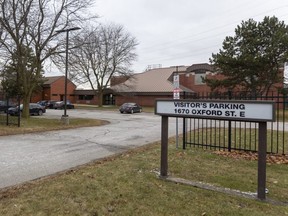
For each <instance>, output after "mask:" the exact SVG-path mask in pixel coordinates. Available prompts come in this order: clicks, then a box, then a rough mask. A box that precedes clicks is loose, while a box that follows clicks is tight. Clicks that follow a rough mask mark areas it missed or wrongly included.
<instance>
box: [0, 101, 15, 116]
mask: <svg viewBox="0 0 288 216" xmlns="http://www.w3.org/2000/svg"><path fill="white" fill-rule="evenodd" d="M13 106H15V104H14V103H10V102H9V103H8V104H7V101H0V112H5V113H6V112H7V110H8V108H10V107H13Z"/></svg>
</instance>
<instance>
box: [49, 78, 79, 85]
mask: <svg viewBox="0 0 288 216" xmlns="http://www.w3.org/2000/svg"><path fill="white" fill-rule="evenodd" d="M61 78H65V76H51V77H45V78H44V86H50V85H51V84H53V83H54V82H56V81H57V80H58V79H61ZM67 80H68V82H71V80H69V79H67ZM71 83H72V84H73V85H74V86H76V85H75V84H74V83H73V82H71Z"/></svg>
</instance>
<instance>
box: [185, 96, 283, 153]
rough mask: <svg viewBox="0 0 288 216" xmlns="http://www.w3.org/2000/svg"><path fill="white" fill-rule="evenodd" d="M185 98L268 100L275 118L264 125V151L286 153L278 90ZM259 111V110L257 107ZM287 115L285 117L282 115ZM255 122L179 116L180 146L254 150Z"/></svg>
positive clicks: (256, 130) (256, 148)
mask: <svg viewBox="0 0 288 216" xmlns="http://www.w3.org/2000/svg"><path fill="white" fill-rule="evenodd" d="M184 98H185V99H205V100H207V99H213V100H215V99H222V100H223V99H227V100H270V101H271V100H272V101H274V102H275V110H276V121H275V122H268V124H267V129H268V131H267V153H275V154H283V155H286V154H288V135H287V134H288V122H287V120H286V119H287V118H288V112H287V111H288V100H287V96H286V95H284V94H281V93H277V94H275V93H274V94H273V93H271V94H270V95H268V96H255V95H252V94H249V93H245V92H240V93H237V94H232V93H231V92H228V93H223V94H187V93H185V94H184ZM259 112H261V110H259ZM286 115H287V117H286ZM257 128H258V123H253V122H239V121H226V120H210V119H201V118H185V119H183V148H186V147H187V146H194V147H200V148H207V149H208V148H209V149H214V150H228V151H231V150H242V151H257V150H258V129H257Z"/></svg>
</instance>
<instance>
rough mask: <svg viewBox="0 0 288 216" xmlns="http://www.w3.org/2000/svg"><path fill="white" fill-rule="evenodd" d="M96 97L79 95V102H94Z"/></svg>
mask: <svg viewBox="0 0 288 216" xmlns="http://www.w3.org/2000/svg"><path fill="white" fill-rule="evenodd" d="M93 98H94V95H79V100H93Z"/></svg>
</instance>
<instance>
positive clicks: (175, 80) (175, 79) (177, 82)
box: [173, 74, 179, 88]
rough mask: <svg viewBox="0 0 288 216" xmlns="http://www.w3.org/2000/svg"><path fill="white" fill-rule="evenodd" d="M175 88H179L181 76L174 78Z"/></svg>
mask: <svg viewBox="0 0 288 216" xmlns="http://www.w3.org/2000/svg"><path fill="white" fill-rule="evenodd" d="M173 86H174V88H179V74H177V75H174V76H173Z"/></svg>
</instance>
